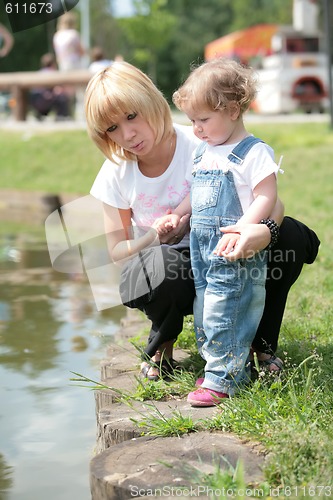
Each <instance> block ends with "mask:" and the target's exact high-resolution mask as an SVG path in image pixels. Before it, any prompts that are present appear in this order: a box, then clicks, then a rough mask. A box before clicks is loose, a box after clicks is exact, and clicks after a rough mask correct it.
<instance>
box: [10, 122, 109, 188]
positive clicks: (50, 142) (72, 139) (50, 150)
mask: <svg viewBox="0 0 333 500" xmlns="http://www.w3.org/2000/svg"><path fill="white" fill-rule="evenodd" d="M0 152H1V153H0V156H1V162H0V177H1V188H2V189H3V188H11V189H23V190H33V191H46V192H51V193H63V194H64V193H75V194H76V193H78V194H87V193H89V190H90V187H91V185H92V183H93V181H94V178H95V177H96V174H97V172H98V171H99V169H100V167H101V165H102V162H103V156H102V153H101V152H100V151H99V150H98V149H97V148H96V146H95V145H94V144H93V143H92V141H91V140H90V139H89V137H88V136H87V133H86V132H85V131H67V132H52V133H51V132H45V133H29V132H20V133H18V132H7V131H4V130H2V131H1V134H0Z"/></svg>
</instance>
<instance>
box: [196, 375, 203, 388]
mask: <svg viewBox="0 0 333 500" xmlns="http://www.w3.org/2000/svg"><path fill="white" fill-rule="evenodd" d="M204 380H205V379H204V378H203V377H200V378H197V380H196V381H195V387H200V386H201V385H202V384H203V381H204Z"/></svg>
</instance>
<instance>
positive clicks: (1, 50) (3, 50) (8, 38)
mask: <svg viewBox="0 0 333 500" xmlns="http://www.w3.org/2000/svg"><path fill="white" fill-rule="evenodd" d="M13 45H14V37H13V35H12V34H11V33H10V32H9V31H8V30H7V28H6V27H5V26H4V25H3V24H1V23H0V57H5V56H6V55H8V54H9V52H10V51H11V50H12V47H13Z"/></svg>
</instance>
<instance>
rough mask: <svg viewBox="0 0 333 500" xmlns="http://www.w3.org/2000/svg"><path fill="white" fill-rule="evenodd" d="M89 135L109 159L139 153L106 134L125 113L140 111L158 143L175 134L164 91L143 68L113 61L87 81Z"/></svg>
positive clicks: (125, 158)
mask: <svg viewBox="0 0 333 500" xmlns="http://www.w3.org/2000/svg"><path fill="white" fill-rule="evenodd" d="M85 112H86V119H87V128H88V134H89V136H90V137H91V139H92V140H93V141H94V142H95V144H96V145H97V146H98V148H99V149H100V150H101V151H102V153H103V154H104V155H105V156H106V157H107V158H109V159H110V160H113V161H114V160H115V159H114V156H117V157H118V158H119V159H124V160H133V159H136V156H135V155H133V154H132V153H130V152H128V151H126V150H124V149H123V148H121V147H120V146H119V145H118V144H117V143H116V142H114V141H113V140H112V138H111V136H110V134H107V129H108V128H109V127H110V126H111V125H112V124H113V123H117V120H118V119H119V117H120V116H122V115H124V114H125V113H134V112H135V113H138V114H139V115H140V116H141V117H142V118H143V119H144V120H145V121H147V123H148V125H149V126H150V127H151V129H152V130H153V131H154V132H155V144H159V143H160V141H161V140H162V139H164V138H168V137H171V135H172V134H173V123H172V116H171V111H170V107H169V105H168V103H167V101H166V99H165V98H164V96H163V94H162V93H161V92H160V91H159V90H158V89H157V87H156V86H155V85H154V83H153V82H152V80H151V79H150V78H149V77H148V76H147V75H145V74H144V73H143V72H142V71H141V70H139V69H138V68H136V67H135V66H132V65H131V64H129V63H127V62H123V61H121V62H114V63H113V64H112V65H111V66H109V67H108V68H105V69H103V70H101V71H99V72H98V73H97V74H96V75H94V76H93V77H92V79H91V80H90V82H89V83H88V86H87V89H86V94H85Z"/></svg>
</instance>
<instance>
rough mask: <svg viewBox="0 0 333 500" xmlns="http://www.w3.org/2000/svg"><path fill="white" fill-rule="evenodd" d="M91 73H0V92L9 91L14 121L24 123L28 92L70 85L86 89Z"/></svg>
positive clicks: (81, 70)
mask: <svg viewBox="0 0 333 500" xmlns="http://www.w3.org/2000/svg"><path fill="white" fill-rule="evenodd" d="M92 76H93V75H92V73H91V72H90V71H89V70H88V69H78V70H73V71H18V72H14V73H0V91H3V90H5V91H9V92H10V93H11V95H12V98H13V100H14V102H15V105H14V108H13V111H14V117H15V119H16V120H20V121H24V120H25V119H26V116H27V111H28V103H29V101H28V94H29V90H30V89H32V88H34V87H35V88H36V87H37V88H38V87H55V86H56V85H70V86H74V87H84V88H85V87H86V85H87V83H88V82H89V80H90V78H91V77H92Z"/></svg>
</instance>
